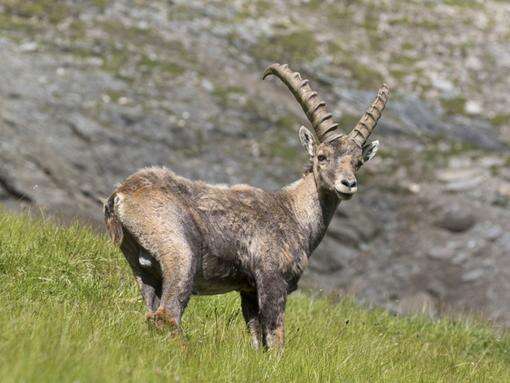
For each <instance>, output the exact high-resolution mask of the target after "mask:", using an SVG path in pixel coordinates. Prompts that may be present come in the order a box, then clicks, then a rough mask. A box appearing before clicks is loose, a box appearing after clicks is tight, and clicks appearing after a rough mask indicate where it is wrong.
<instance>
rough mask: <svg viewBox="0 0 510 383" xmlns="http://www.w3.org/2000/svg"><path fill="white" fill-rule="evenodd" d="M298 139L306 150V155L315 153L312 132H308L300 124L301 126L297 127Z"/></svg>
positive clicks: (311, 155)
mask: <svg viewBox="0 0 510 383" xmlns="http://www.w3.org/2000/svg"><path fill="white" fill-rule="evenodd" d="M299 139H300V141H301V145H303V147H304V148H305V149H306V151H307V152H308V155H309V156H310V157H313V156H314V155H315V139H314V137H313V135H312V133H310V131H309V130H308V129H306V128H305V127H304V126H301V128H299Z"/></svg>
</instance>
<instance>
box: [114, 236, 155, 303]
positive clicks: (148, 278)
mask: <svg viewBox="0 0 510 383" xmlns="http://www.w3.org/2000/svg"><path fill="white" fill-rule="evenodd" d="M120 249H121V251H122V253H123V254H124V257H125V258H126V260H127V261H128V263H129V265H130V266H131V270H132V271H133V274H134V276H135V279H136V282H137V283H138V286H139V288H140V293H141V294H142V298H143V301H144V303H145V305H146V306H147V309H148V310H149V313H151V312H154V311H156V309H157V308H158V307H159V302H160V298H161V285H162V276H161V267H160V265H159V262H157V261H156V259H155V258H154V257H152V256H151V255H150V254H149V253H148V251H147V250H145V249H144V248H142V247H141V246H140V244H138V243H137V241H136V240H135V239H134V237H133V236H132V235H131V233H129V232H128V231H127V230H125V229H124V233H123V237H122V243H121V246H120ZM144 260H146V261H145V262H144ZM147 260H148V262H147Z"/></svg>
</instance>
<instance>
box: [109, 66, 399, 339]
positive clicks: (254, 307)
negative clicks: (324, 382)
mask: <svg viewBox="0 0 510 383" xmlns="http://www.w3.org/2000/svg"><path fill="white" fill-rule="evenodd" d="M270 74H272V75H275V76H277V77H279V78H280V79H281V80H282V81H283V82H284V83H285V84H286V85H287V87H288V88H289V89H290V90H291V92H292V94H293V95H294V97H295V98H296V99H297V101H298V102H299V103H300V104H301V106H302V108H303V110H304V111H305V113H306V115H307V117H308V119H309V120H310V122H311V124H312V127H313V129H314V131H315V133H316V136H317V139H315V138H314V136H313V135H312V133H311V132H310V131H309V130H308V129H307V128H305V127H301V129H300V130H299V137H300V139H301V142H302V144H303V146H304V147H305V149H306V151H307V152H308V154H309V156H310V160H311V167H310V169H309V171H307V172H305V174H304V175H303V176H302V177H301V178H300V179H299V180H298V181H296V182H294V183H292V184H291V185H288V186H286V187H284V188H282V189H281V190H278V191H265V190H261V189H258V188H255V187H252V186H248V185H234V186H231V187H228V188H226V187H220V186H215V185H208V184H205V183H203V182H200V181H191V180H188V179H186V178H183V177H179V176H177V175H176V174H174V173H173V172H171V171H170V170H168V169H165V168H146V169H142V170H140V171H138V172H137V173H135V174H133V175H131V176H130V177H128V178H127V179H126V180H125V181H124V182H123V183H121V184H120V185H119V186H118V187H117V188H116V189H115V191H114V193H113V194H112V195H111V196H110V198H109V199H108V201H107V203H106V204H105V207H104V211H105V221H106V226H107V230H108V232H109V233H110V236H111V237H112V239H113V241H114V242H115V243H116V244H118V245H119V246H120V248H121V250H122V252H123V253H124V255H125V257H126V259H127V261H128V262H129V264H130V266H131V269H132V270H133V273H134V275H135V278H136V281H137V283H138V285H139V287H140V291H141V293H142V296H143V299H144V301H145V304H146V306H147V308H148V314H147V318H148V319H149V320H150V321H152V322H153V323H154V324H155V325H156V326H158V327H163V326H165V325H168V326H169V327H171V328H174V329H178V328H179V324H180V321H181V316H182V314H183V312H184V309H185V307H186V305H187V303H188V300H189V298H190V296H191V295H192V294H200V295H204V294H219V293H225V292H228V291H232V290H236V291H238V292H239V293H240V296H241V307H242V312H243V316H244V319H245V321H246V324H247V326H248V328H249V330H250V333H251V336H252V343H253V345H254V346H255V347H258V346H259V344H260V343H262V344H263V345H265V346H266V347H273V346H283V343H284V327H283V324H284V313H285V303H286V299H287V295H288V294H289V293H290V292H292V291H294V290H295V289H296V287H297V282H298V280H299V278H300V277H301V274H302V273H303V271H304V269H305V267H306V265H307V264H308V259H309V257H310V256H311V254H312V252H313V251H314V249H315V248H316V247H317V246H318V244H319V242H320V241H321V239H322V238H323V236H324V234H325V231H326V229H327V227H328V225H329V222H330V221H331V218H332V216H333V214H334V212H335V209H336V208H337V206H338V203H339V202H340V201H341V200H345V199H349V198H350V197H351V196H352V195H353V194H354V193H355V192H356V191H357V189H358V186H357V181H356V172H357V171H358V169H359V168H360V167H361V165H362V164H363V163H365V162H366V161H368V160H369V159H370V158H372V157H373V156H374V155H375V153H376V151H377V148H378V142H377V141H374V142H371V143H367V138H368V136H369V135H370V134H371V133H372V131H373V129H374V128H375V126H376V124H377V121H378V120H379V118H380V117H381V113H382V111H383V109H384V106H385V104H386V101H387V99H388V94H389V91H388V87H387V86H386V85H383V87H382V88H381V89H380V91H379V93H378V95H377V98H376V99H375V101H374V102H373V103H372V105H371V106H370V108H369V109H368V111H367V112H366V113H365V115H364V116H363V117H362V118H361V120H360V122H359V123H358V124H357V125H356V127H354V129H353V130H352V131H351V132H350V133H348V134H344V133H342V132H341V131H340V129H339V127H338V124H336V123H335V122H334V121H333V118H332V116H331V114H329V113H328V112H327V110H326V104H325V103H324V102H323V101H321V100H320V99H319V97H318V96H317V93H315V92H313V91H312V89H311V88H310V86H309V85H308V81H307V80H303V79H302V78H301V76H300V75H299V73H296V72H292V71H291V70H290V69H289V68H288V67H287V66H286V65H279V64H274V65H271V66H270V67H269V68H268V69H267V70H266V72H265V73H264V77H266V76H268V75H270Z"/></svg>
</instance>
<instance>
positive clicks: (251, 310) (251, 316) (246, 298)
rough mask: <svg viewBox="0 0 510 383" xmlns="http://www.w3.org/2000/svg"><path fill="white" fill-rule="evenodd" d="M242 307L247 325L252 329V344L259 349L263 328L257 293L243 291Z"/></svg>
mask: <svg viewBox="0 0 510 383" xmlns="http://www.w3.org/2000/svg"><path fill="white" fill-rule="evenodd" d="M241 308H242V310H243V317H244V320H245V322H246V326H247V327H248V330H249V331H250V335H251V344H252V346H253V348H254V349H258V348H259V346H260V342H261V341H262V328H261V327H260V319H259V303H258V298H257V294H256V293H246V292H242V293H241Z"/></svg>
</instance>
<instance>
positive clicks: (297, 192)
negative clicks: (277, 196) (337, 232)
mask: <svg viewBox="0 0 510 383" xmlns="http://www.w3.org/2000/svg"><path fill="white" fill-rule="evenodd" d="M284 190H285V192H287V193H288V196H289V201H290V204H291V208H292V210H293V212H294V214H295V216H296V219H297V220H298V223H299V224H300V226H301V227H302V228H303V230H304V231H305V238H307V239H308V241H309V242H308V245H309V251H310V253H311V252H312V251H313V250H315V248H316V247H317V246H318V245H319V243H320V241H321V240H322V237H324V234H325V233H326V229H327V228H328V225H329V223H330V222H331V218H332V217H333V214H334V213H335V210H336V208H337V206H338V202H339V200H338V198H337V197H336V196H335V195H332V194H331V193H327V192H320V191H319V190H318V188H317V185H316V182H315V177H314V175H313V173H308V174H305V175H304V176H303V178H301V179H300V180H298V181H296V182H294V183H293V184H291V185H289V186H287V187H285V188H284Z"/></svg>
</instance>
